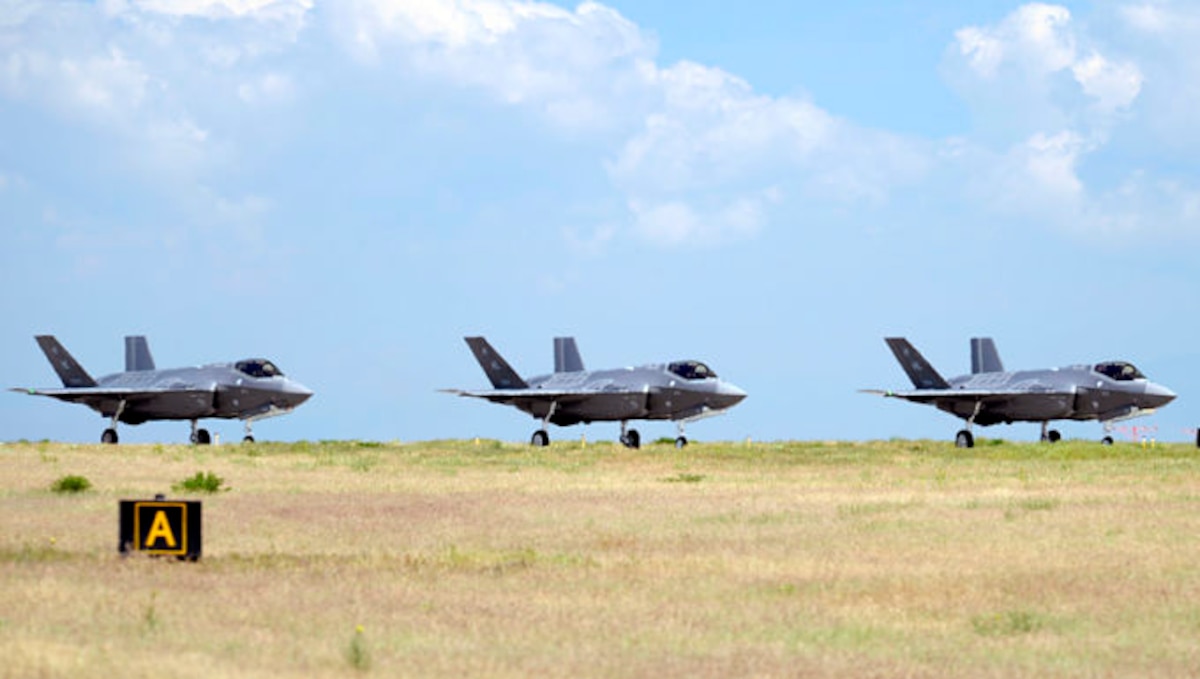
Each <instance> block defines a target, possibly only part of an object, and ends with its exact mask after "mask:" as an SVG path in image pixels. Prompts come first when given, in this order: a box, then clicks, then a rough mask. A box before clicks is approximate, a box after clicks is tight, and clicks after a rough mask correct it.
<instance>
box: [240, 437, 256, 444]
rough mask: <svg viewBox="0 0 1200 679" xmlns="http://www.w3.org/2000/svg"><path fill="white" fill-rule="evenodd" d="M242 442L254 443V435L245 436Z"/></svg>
mask: <svg viewBox="0 0 1200 679" xmlns="http://www.w3.org/2000/svg"><path fill="white" fill-rule="evenodd" d="M242 443H254V437H253V436H246V437H245V438H243V439H242Z"/></svg>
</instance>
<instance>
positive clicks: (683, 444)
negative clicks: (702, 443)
mask: <svg viewBox="0 0 1200 679" xmlns="http://www.w3.org/2000/svg"><path fill="white" fill-rule="evenodd" d="M687 444H688V440H687V437H686V436H680V437H679V438H677V439H675V447H676V448H687Z"/></svg>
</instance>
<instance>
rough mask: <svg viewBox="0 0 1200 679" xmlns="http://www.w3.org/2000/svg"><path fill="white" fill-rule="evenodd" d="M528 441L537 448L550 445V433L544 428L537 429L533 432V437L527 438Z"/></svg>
mask: <svg viewBox="0 0 1200 679" xmlns="http://www.w3.org/2000/svg"><path fill="white" fill-rule="evenodd" d="M529 443H530V444H531V445H535V446H537V447H538V448H545V447H546V446H548V445H550V434H548V433H546V430H545V429H539V430H537V431H535V432H533V437H532V438H530V439H529Z"/></svg>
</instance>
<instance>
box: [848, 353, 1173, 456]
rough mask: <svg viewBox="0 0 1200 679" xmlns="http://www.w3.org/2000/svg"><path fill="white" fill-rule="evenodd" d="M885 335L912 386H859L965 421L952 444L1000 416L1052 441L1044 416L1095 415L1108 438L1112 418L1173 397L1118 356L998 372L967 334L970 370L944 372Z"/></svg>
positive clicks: (1055, 435) (965, 443)
mask: <svg viewBox="0 0 1200 679" xmlns="http://www.w3.org/2000/svg"><path fill="white" fill-rule="evenodd" d="M885 341H886V342H887V345H888V346H889V347H890V348H891V350H892V353H893V354H895V355H896V360H897V361H899V362H900V367H902V368H904V372H906V373H908V377H909V378H910V379H911V380H912V382H913V386H915V387H916V389H915V390H912V391H881V390H878V389H868V390H864V391H865V392H866V393H872V394H881V395H883V396H891V397H894V398H902V399H905V400H907V401H913V402H916V403H925V404H931V405H934V406H937V407H938V409H939V410H944V411H946V412H948V413H950V414H952V415H957V416H958V417H961V418H963V419H964V420H966V421H967V428H966V429H963V430H962V431H960V432H958V435H957V436H956V437H955V438H954V443H955V445H956V446H958V447H959V448H970V447H972V446H974V445H975V437H974V435H973V434H972V433H971V427H972V425H975V424H978V425H980V426H984V427H986V426H989V425H993V424H998V423H1000V422H1003V423H1005V424H1012V423H1013V422H1041V423H1042V440H1043V441H1049V442H1051V443H1053V442H1055V441H1057V440H1059V439H1060V438H1061V436H1060V434H1059V432H1058V431H1057V430H1055V429H1047V427H1048V426H1049V422H1050V421H1051V420H1099V421H1100V422H1101V423H1103V424H1104V430H1105V436H1104V438H1103V439H1102V442H1103V443H1105V444H1111V443H1112V442H1113V440H1112V436H1109V435H1108V432H1110V431H1111V430H1112V424H1113V422H1116V421H1119V420H1126V419H1129V418H1133V417H1140V416H1143V415H1149V414H1151V413H1153V412H1154V409H1155V408H1159V407H1161V406H1164V405H1166V404H1168V403H1170V402H1171V401H1172V400H1173V399H1174V398H1175V394H1174V392H1172V391H1171V390H1170V389H1167V388H1166V387H1164V386H1162V385H1159V384H1155V383H1154V382H1151V381H1149V380H1147V379H1146V376H1145V375H1143V374H1142V373H1141V372H1139V371H1138V369H1137V368H1135V367H1134V366H1133V364H1131V363H1126V362H1125V361H1105V362H1103V363H1096V364H1094V365H1072V366H1067V367H1065V368H1053V369H1050V370H1023V371H1019V372H1005V371H1004V365H1003V364H1002V363H1001V362H1000V355H999V354H998V353H997V352H996V344H995V343H994V342H993V341H992V339H991V338H990V337H976V338H972V339H971V374H970V375H962V376H959V377H954V378H951V379H950V380H945V379H943V378H942V376H941V375H939V374H938V372H937V371H936V370H934V369H933V366H932V365H930V364H929V361H926V360H925V357H924V356H922V355H921V352H919V351H917V350H916V349H915V348H914V347H913V346H912V345H911V344H909V343H908V340H906V339H904V338H902V337H889V338H887V339H886V340H885Z"/></svg>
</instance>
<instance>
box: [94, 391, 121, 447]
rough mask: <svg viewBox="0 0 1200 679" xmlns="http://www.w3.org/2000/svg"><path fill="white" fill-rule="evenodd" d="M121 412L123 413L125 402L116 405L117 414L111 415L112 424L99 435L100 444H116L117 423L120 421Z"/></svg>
mask: <svg viewBox="0 0 1200 679" xmlns="http://www.w3.org/2000/svg"><path fill="white" fill-rule="evenodd" d="M123 412H125V402H124V401H121V402H120V403H118V404H117V412H115V413H113V416H112V424H110V425H109V426H108V429H105V430H104V433H103V434H100V443H111V444H115V443H116V442H117V422H119V421H120V420H121V413H123Z"/></svg>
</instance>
